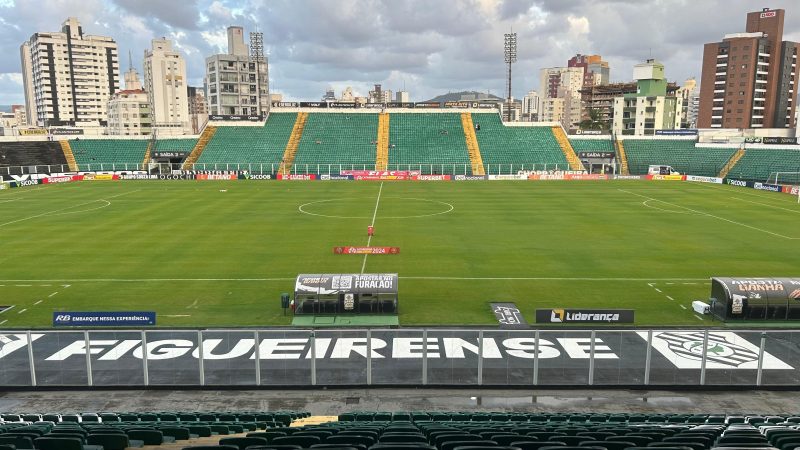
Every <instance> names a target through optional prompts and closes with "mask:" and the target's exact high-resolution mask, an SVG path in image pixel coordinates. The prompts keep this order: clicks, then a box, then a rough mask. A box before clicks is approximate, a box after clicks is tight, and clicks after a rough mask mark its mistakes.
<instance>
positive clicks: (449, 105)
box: [442, 102, 472, 109]
mask: <svg viewBox="0 0 800 450" xmlns="http://www.w3.org/2000/svg"><path fill="white" fill-rule="evenodd" d="M470 106H472V104H471V103H470V102H444V103H443V104H442V107H444V108H463V109H466V108H469V107H470Z"/></svg>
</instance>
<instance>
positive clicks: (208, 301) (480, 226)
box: [0, 181, 800, 327]
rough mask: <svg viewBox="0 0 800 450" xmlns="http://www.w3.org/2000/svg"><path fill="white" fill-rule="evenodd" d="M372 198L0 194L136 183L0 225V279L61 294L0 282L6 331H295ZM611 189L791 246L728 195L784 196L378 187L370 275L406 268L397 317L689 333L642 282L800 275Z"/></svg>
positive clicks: (650, 188)
mask: <svg viewBox="0 0 800 450" xmlns="http://www.w3.org/2000/svg"><path fill="white" fill-rule="evenodd" d="M378 189H379V183H370V182H360V183H337V182H300V183H291V182H286V183H278V182H267V181H238V182H184V181H163V182H162V181H135V182H95V183H90V182H84V183H75V184H70V185H62V186H46V187H43V188H41V189H38V190H36V191H35V196H36V199H35V201H33V200H31V201H27V200H26V199H25V198H24V197H21V198H20V200H19V201H12V202H2V201H3V200H5V199H10V198H13V197H14V196H15V195H18V194H16V193H18V192H25V191H24V189H20V190H8V191H2V192H0V216H2V217H3V218H4V219H5V218H8V220H16V219H18V218H22V217H27V216H31V215H36V214H40V213H42V212H47V211H52V210H56V209H59V208H65V207H68V206H70V205H75V204H79V203H81V202H86V201H89V200H95V199H101V198H108V197H110V196H112V195H117V194H121V193H125V192H132V191H136V190H138V191H139V192H136V193H135V194H134V195H122V196H120V197H118V198H114V199H110V200H109V201H110V202H111V203H112V204H111V205H110V206H108V207H106V208H102V209H98V210H96V211H87V212H85V213H76V214H69V215H61V216H55V215H43V216H42V217H37V218H35V219H31V220H27V221H25V222H21V223H18V224H13V225H9V226H7V227H4V228H3V239H2V252H0V260H1V261H2V263H0V280H31V281H37V280H38V281H40V282H59V281H58V280H65V281H64V283H65V284H72V287H70V288H69V289H65V290H64V291H61V292H60V293H59V294H58V295H57V296H55V297H53V298H50V299H47V301H45V302H43V303H41V304H39V305H35V306H33V307H31V306H32V305H34V303H35V302H36V301H37V300H40V299H41V295H38V296H37V295H36V294H34V293H33V292H26V291H25V288H19V289H15V290H14V292H10V291H8V289H9V288H8V287H0V296H2V297H3V298H14V301H13V302H12V304H19V305H20V306H19V307H20V308H28V311H27V312H26V313H25V314H23V315H20V316H18V317H13V318H9V322H8V323H7V324H5V325H4V326H15V327H16V326H20V327H26V326H47V325H49V323H50V320H51V315H52V312H53V311H57V310H80V309H84V310H85V309H89V310H103V309H110V310H134V309H135V310H155V311H157V312H158V313H159V314H160V315H162V316H164V315H173V316H185V315H190V316H191V317H169V318H167V317H163V318H162V319H160V321H159V322H160V325H163V326H171V325H180V326H240V325H241V326H256V325H257V326H266V325H278V324H281V325H285V324H288V323H289V319H288V318H284V317H283V316H282V311H281V309H280V303H279V301H278V299H279V297H280V294H281V293H282V292H291V289H292V288H293V285H294V283H293V281H292V280H293V278H294V276H295V275H296V274H298V273H314V272H319V273H338V272H342V273H352V272H358V271H360V268H361V264H362V258H360V257H357V256H355V257H354V256H348V255H334V254H333V252H332V248H333V247H334V246H339V245H363V243H364V242H365V228H366V226H367V225H369V224H370V219H371V217H370V216H371V214H370V213H371V212H372V211H373V208H374V206H375V201H376V200H375V199H376V193H377V191H378ZM619 189H625V190H629V191H631V192H636V193H639V194H642V195H646V196H648V197H652V198H657V199H661V200H664V201H667V202H670V203H673V204H675V205H683V206H686V207H689V208H691V209H694V210H697V211H704V212H707V213H709V214H713V215H715V216H719V217H724V218H729V219H730V220H735V221H737V222H741V223H745V224H750V225H753V226H757V227H759V228H763V229H765V230H770V231H772V232H774V233H779V234H783V235H786V236H794V234H793V233H795V229H796V220H794V219H795V215H794V214H792V213H791V211H783V210H780V209H776V208H771V207H767V206H762V205H757V204H751V203H745V202H737V201H735V200H732V199H730V197H731V195H742V194H745V193H746V194H747V195H748V197H747V198H748V199H751V200H754V201H758V202H762V201H763V202H765V203H769V204H778V205H780V206H781V207H782V208H786V209H789V210H793V209H792V208H793V205H794V204H793V203H792V202H791V201H783V200H781V199H784V198H787V197H789V196H783V195H781V194H775V193H770V192H756V191H749V190H742V189H737V188H733V187H727V186H719V187H714V188H708V187H705V186H702V185H699V184H690V183H655V182H635V181H624V182H607V183H600V182H597V183H595V182H572V183H566V182H538V183H534V182H528V183H526V182H491V183H489V182H487V183H455V182H454V183H405V182H397V183H385V185H384V187H383V190H382V197H381V201H380V208H379V211H378V214H377V218H376V235H375V237H374V238H373V239H372V241H371V244H372V245H377V246H399V247H401V253H400V254H399V255H391V256H374V257H370V258H369V260H368V262H367V265H366V271H367V272H397V273H399V274H400V277H401V280H400V305H401V306H400V311H401V315H400V320H401V323H402V324H404V325H420V324H448V325H458V324H487V325H489V324H493V323H495V319H494V317H493V315H492V314H491V313H490V311H489V307H488V303H489V302H491V301H513V302H516V303H517V305H518V306H520V308H521V309H522V310H523V312H524V313H525V315H526V316H527V317H528V319H529V320H531V321H532V320H533V311H534V310H535V309H536V308H543V307H601V308H616V307H618V308H634V309H636V310H637V325H656V324H657V325H697V324H698V321H697V319H695V318H694V317H693V316H692V315H691V314H689V313H688V312H687V311H683V310H681V309H680V308H675V307H674V305H672V306H673V307H670V305H669V302H668V301H667V300H665V298H664V296H663V295H659V294H658V293H656V292H655V291H654V290H653V289H652V288H650V287H649V286H648V285H647V283H648V282H653V281H665V280H667V279H669V280H673V281H685V280H689V281H691V282H697V284H694V285H687V286H686V288H685V289H683V288H682V289H681V290H680V291H679V292H676V293H675V294H673V293H671V292H670V295H671V296H672V297H673V298H675V300H676V301H677V302H681V303H687V302H690V301H691V300H695V299H701V298H705V297H707V296H708V293H709V292H708V285H707V284H706V282H707V280H708V279H709V277H711V276H797V273H796V272H795V271H794V266H793V265H792V264H791V262H792V261H794V260H795V255H796V254H797V251H798V250H800V248H799V247H800V241H795V240H792V241H789V240H786V239H781V238H778V237H775V236H770V235H767V234H764V233H762V232H759V231H757V230H752V229H748V228H746V227H742V226H736V225H734V224H730V223H726V222H723V221H720V220H717V219H714V218H710V217H707V216H704V215H699V214H672V213H670V212H665V211H659V210H656V209H652V208H648V207H646V206H644V205H642V201H643V200H644V199H641V198H638V197H636V196H632V195H630V194H625V193H623V192H620V191H619ZM222 190H224V191H226V192H221V191H222ZM32 192H33V191H32ZM7 194H12V195H7ZM412 198H417V199H427V200H430V201H437V202H446V203H447V204H450V205H452V206H453V210H452V211H450V212H448V213H446V214H440V215H436V216H428V217H416V218H403V217H409V216H415V215H419V214H420V213H431V212H435V210H436V209H437V208H438V207H437V206H435V205H433V204H425V203H423V202H419V201H413V200H408V199H412ZM343 199H349V200H343ZM319 200H334V201H331V202H325V203H316V204H314V205H313V206H314V208H315V209H314V211H315V212H317V213H320V214H327V215H335V216H340V217H344V218H337V219H334V218H326V217H318V216H310V215H307V214H302V213H301V212H300V211H298V206H299V205H302V204H305V203H309V202H316V201H319ZM787 200H793V198H787ZM798 210H800V209H798ZM392 217H394V218H392ZM45 280H46V281H45ZM81 280H83V281H81ZM598 280H605V281H602V282H599V281H598ZM20 282H23V281H20ZM27 289H30V288H27ZM49 293H50V292H48V294H49ZM45 297H46V295H45ZM687 304H688V303H687ZM193 305H194V306H193ZM665 305H666V306H665ZM190 306H191V309H188V310H187V308H189V307H190ZM187 311H189V312H187ZM15 316H16V315H15Z"/></svg>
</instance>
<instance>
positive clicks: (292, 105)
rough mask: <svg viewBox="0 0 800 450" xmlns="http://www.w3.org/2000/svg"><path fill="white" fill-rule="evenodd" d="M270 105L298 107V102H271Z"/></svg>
mask: <svg viewBox="0 0 800 450" xmlns="http://www.w3.org/2000/svg"><path fill="white" fill-rule="evenodd" d="M272 106H274V107H276V108H298V107H299V106H300V103H299V102H272Z"/></svg>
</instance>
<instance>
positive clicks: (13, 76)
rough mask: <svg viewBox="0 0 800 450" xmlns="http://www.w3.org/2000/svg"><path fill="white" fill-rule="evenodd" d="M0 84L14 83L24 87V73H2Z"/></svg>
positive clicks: (0, 74)
mask: <svg viewBox="0 0 800 450" xmlns="http://www.w3.org/2000/svg"><path fill="white" fill-rule="evenodd" d="M0 82H12V83H16V84H18V85H20V86H22V73H20V72H12V73H0Z"/></svg>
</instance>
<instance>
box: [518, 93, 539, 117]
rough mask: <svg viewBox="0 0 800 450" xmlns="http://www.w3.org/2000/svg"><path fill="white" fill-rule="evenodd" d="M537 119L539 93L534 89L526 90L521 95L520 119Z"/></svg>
mask: <svg viewBox="0 0 800 450" xmlns="http://www.w3.org/2000/svg"><path fill="white" fill-rule="evenodd" d="M538 119H539V94H538V93H537V92H536V91H528V93H527V94H525V97H522V121H523V122H536V121H537V120H538Z"/></svg>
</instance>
